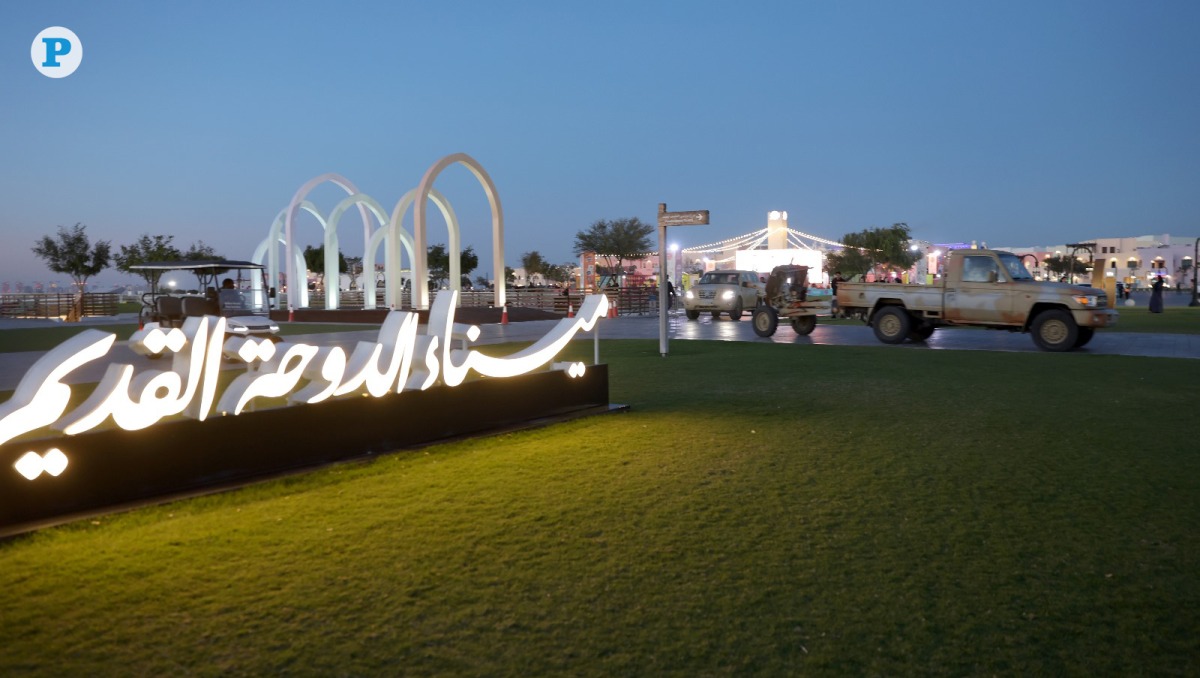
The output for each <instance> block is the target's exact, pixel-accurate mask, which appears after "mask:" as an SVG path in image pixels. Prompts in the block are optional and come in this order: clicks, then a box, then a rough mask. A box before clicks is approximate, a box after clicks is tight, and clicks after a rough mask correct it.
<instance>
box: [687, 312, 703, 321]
mask: <svg viewBox="0 0 1200 678" xmlns="http://www.w3.org/2000/svg"><path fill="white" fill-rule="evenodd" d="M684 313H685V314H686V315H687V319H688V320H696V319H698V318H699V317H700V311H684Z"/></svg>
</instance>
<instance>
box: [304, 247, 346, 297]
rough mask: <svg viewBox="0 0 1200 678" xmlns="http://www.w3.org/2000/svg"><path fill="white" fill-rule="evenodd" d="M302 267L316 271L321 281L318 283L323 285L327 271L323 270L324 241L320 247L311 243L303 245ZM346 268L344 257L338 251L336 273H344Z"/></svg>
mask: <svg viewBox="0 0 1200 678" xmlns="http://www.w3.org/2000/svg"><path fill="white" fill-rule="evenodd" d="M304 267H305V268H307V269H308V270H310V271H312V272H313V273H316V274H317V276H318V278H319V279H320V281H321V282H320V284H321V285H322V286H324V284H325V274H326V273H327V271H326V270H325V244H324V243H322V244H321V246H320V247H313V246H312V245H305V246H304ZM347 268H348V266H347V264H346V257H344V256H342V253H341V252H338V273H345V272H346V270H347Z"/></svg>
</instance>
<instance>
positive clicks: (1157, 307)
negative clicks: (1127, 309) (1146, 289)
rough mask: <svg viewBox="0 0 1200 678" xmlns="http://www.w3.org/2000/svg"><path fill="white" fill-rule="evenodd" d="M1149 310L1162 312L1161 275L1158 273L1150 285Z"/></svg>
mask: <svg viewBox="0 0 1200 678" xmlns="http://www.w3.org/2000/svg"><path fill="white" fill-rule="evenodd" d="M1150 290H1151V291H1150V312H1151V313H1162V312H1163V298H1162V295H1163V277H1162V276H1161V275H1160V276H1158V277H1157V278H1155V279H1154V282H1153V283H1152V284H1151V285H1150Z"/></svg>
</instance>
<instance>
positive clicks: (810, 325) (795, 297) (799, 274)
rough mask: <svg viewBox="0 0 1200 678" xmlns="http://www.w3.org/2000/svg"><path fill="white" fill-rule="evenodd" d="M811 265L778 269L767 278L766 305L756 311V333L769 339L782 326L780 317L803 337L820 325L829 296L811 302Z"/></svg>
mask: <svg viewBox="0 0 1200 678" xmlns="http://www.w3.org/2000/svg"><path fill="white" fill-rule="evenodd" d="M808 293H809V290H808V266H794V265H791V264H788V265H784V266H776V267H775V268H774V269H772V270H771V277H770V278H769V279H767V290H766V295H765V296H764V297H763V304H762V305H761V306H758V307H757V308H755V309H754V333H755V334H757V335H758V336H760V337H770V336H773V335H774V334H775V329H776V328H777V327H779V319H780V318H788V319H790V320H791V322H792V329H793V330H794V331H795V332H796V334H798V335H800V336H804V335H807V334H809V333H811V332H812V331H813V329H814V328H816V326H817V314H818V313H829V309H830V306H831V299H830V298H829V297H822V298H815V299H809V294H808Z"/></svg>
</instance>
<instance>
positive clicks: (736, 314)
mask: <svg viewBox="0 0 1200 678" xmlns="http://www.w3.org/2000/svg"><path fill="white" fill-rule="evenodd" d="M729 319H730V320H741V319H742V300H741V299H738V300H737V303H736V304H734V306H733V310H732V311H730V312H729Z"/></svg>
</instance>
